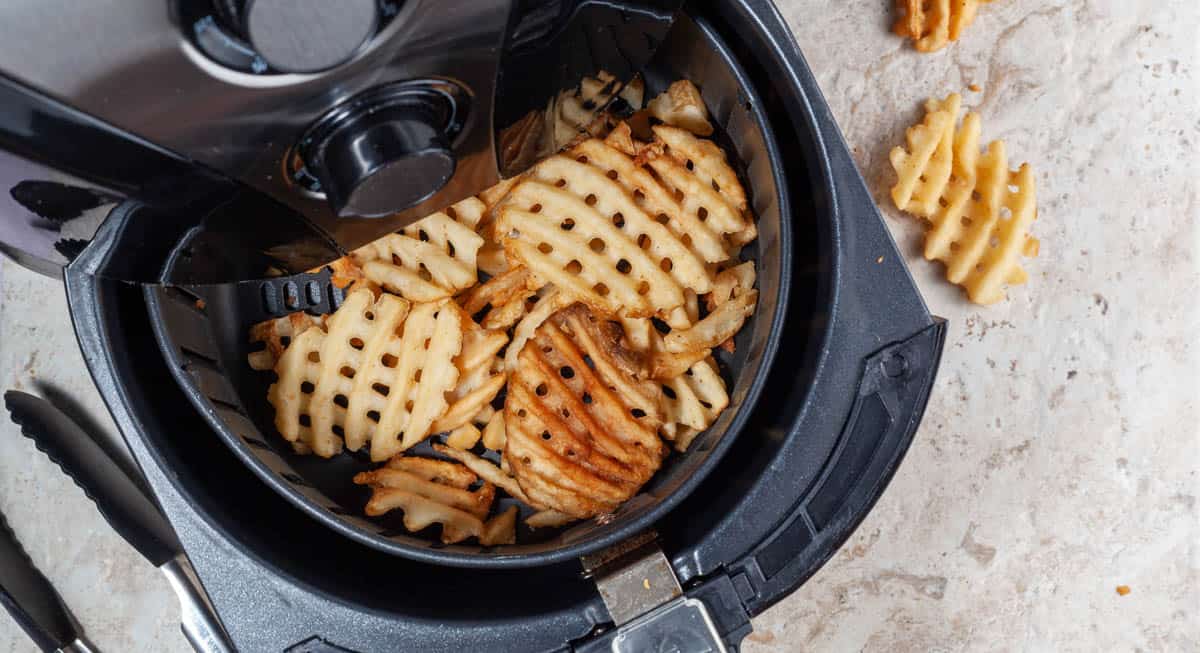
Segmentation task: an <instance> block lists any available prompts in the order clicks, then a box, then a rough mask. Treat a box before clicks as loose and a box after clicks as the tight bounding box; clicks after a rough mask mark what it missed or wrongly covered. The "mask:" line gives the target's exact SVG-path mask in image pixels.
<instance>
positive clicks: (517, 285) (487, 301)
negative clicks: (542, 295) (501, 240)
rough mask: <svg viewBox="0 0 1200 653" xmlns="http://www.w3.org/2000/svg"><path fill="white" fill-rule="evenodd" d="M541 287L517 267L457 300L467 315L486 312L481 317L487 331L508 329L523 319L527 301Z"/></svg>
mask: <svg viewBox="0 0 1200 653" xmlns="http://www.w3.org/2000/svg"><path fill="white" fill-rule="evenodd" d="M542 285H544V284H543V282H542V281H541V280H540V279H538V278H536V277H534V276H533V274H532V273H531V272H530V271H529V269H528V268H526V267H524V266H521V265H519V266H517V267H514V268H511V269H509V270H508V271H506V272H503V273H501V274H500V275H499V276H495V277H492V278H491V279H488V280H487V281H486V282H484V283H482V284H480V285H478V286H475V287H474V288H472V289H471V290H469V291H467V292H465V293H463V294H462V296H460V297H459V299H458V301H459V304H461V305H462V307H463V310H465V311H466V312H467V314H468V315H475V314H477V313H479V312H480V311H482V310H484V309H485V308H488V309H489V310H488V312H487V314H486V315H484V317H483V326H484V328H487V329H507V328H508V327H510V326H512V325H513V324H516V322H517V320H519V319H521V317H522V316H524V315H525V311H526V309H527V308H528V307H527V300H529V299H530V298H531V297H533V295H534V293H536V292H537V291H538V289H539V288H540V287H541V286H542Z"/></svg>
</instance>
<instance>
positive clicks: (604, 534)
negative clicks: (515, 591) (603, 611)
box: [147, 18, 791, 567]
mask: <svg viewBox="0 0 1200 653" xmlns="http://www.w3.org/2000/svg"><path fill="white" fill-rule="evenodd" d="M681 20H686V21H688V22H691V23H692V24H693V25H695V29H698V30H699V31H700V34H701V36H702V37H703V41H702V42H703V43H705V45H706V46H707V47H708V48H711V50H712V51H713V52H714V53H715V56H716V58H717V60H718V61H720V62H721V63H722V64H723V65H724V67H725V69H726V70H727V74H728V75H730V76H732V77H733V79H734V80H735V81H736V83H737V85H738V88H737V94H738V95H739V96H740V97H738V98H736V99H732V101H735V102H737V103H738V104H741V105H742V106H743V107H745V108H746V109H747V110H748V111H749V113H750V115H751V116H752V120H753V122H754V126H755V130H756V132H757V134H758V136H759V137H760V138H761V139H762V143H763V144H765V149H766V150H767V151H766V152H765V154H766V157H767V161H770V162H771V166H770V174H771V176H772V182H773V184H772V185H773V186H774V187H775V188H774V190H775V193H774V199H775V200H776V201H778V203H779V205H778V213H779V215H780V216H781V218H780V224H779V232H780V236H779V243H778V252H779V256H778V260H776V261H773V262H772V264H773V265H776V266H778V267H779V269H780V272H779V274H778V291H777V292H776V293H775V298H774V300H775V306H774V309H775V310H774V311H773V312H772V314H771V315H770V316H769V317H770V320H771V321H770V323H769V327H768V329H767V331H768V335H767V336H766V339H765V340H766V344H765V346H764V347H763V352H762V354H761V357H760V358H758V359H757V360H755V361H754V365H753V367H754V368H755V369H756V370H757V372H756V373H755V374H753V375H752V376H751V378H750V379H749V381H747V382H746V385H747V390H746V392H745V394H744V395H743V399H742V401H741V403H740V405H738V406H731V408H730V409H729V410H730V411H731V412H732V411H733V409H736V412H734V413H733V416H732V418H731V420H730V421H729V422H728V423H727V428H726V429H725V430H724V432H723V434H722V435H721V436H720V437H717V438H716V442H715V444H714V445H712V446H711V447H710V448H709V450H708V451H706V452H704V454H705V455H704V457H703V459H702V460H701V462H700V463H699V464H698V465H696V466H695V467H694V468H693V469H691V470H690V471H689V472H687V473H686V474H685V475H684V478H683V480H682V482H678V483H677V486H676V487H675V489H674V490H673V491H671V492H669V493H667V494H666V495H665V496H660V497H659V498H658V499H657V500H656V501H654V502H653V503H652V504H651V506H650V507H649V508H646V509H644V510H641V511H640V512H638V513H634V514H633V515H629V516H625V515H622V516H620V517H619V518H618V519H616V520H614V522H613V523H611V524H608V525H604V526H599V527H596V528H595V529H594V530H595V532H594V533H590V534H588V535H587V536H585V537H583V538H580V539H577V540H575V541H573V542H566V543H559V544H558V545H557V546H556V547H555V548H553V549H550V550H542V551H536V552H516V553H493V554H488V553H483V554H480V553H474V552H470V553H467V552H459V551H456V550H454V549H455V548H454V547H449V548H429V547H428V546H427V545H426V546H419V547H418V546H413V545H410V544H406V543H404V542H403V541H402V538H401V537H397V538H396V539H392V538H390V537H389V538H385V537H381V536H380V535H378V534H377V532H369V531H367V530H365V529H363V528H362V527H360V526H357V525H355V524H352V523H348V522H347V521H346V520H343V519H341V518H338V517H337V515H336V514H331V513H330V511H329V509H328V508H326V507H322V506H320V505H317V504H316V503H315V502H314V500H313V499H312V498H311V497H307V496H305V495H304V494H303V492H302V491H300V490H297V489H296V488H295V487H292V485H291V484H289V483H281V482H279V477H278V472H276V471H273V470H271V469H268V468H266V467H265V465H264V464H263V462H262V461H261V460H260V459H259V458H258V457H257V456H256V455H254V454H253V453H252V452H250V451H249V450H248V448H247V447H246V445H245V444H244V443H242V442H241V441H240V439H239V438H237V436H236V435H234V434H233V433H231V432H230V433H227V432H224V431H222V428H221V427H222V426H223V422H222V420H221V418H220V417H219V416H217V415H216V414H215V413H214V412H213V409H212V407H211V406H205V405H204V404H205V403H206V402H205V400H204V397H203V396H202V395H199V394H198V393H193V392H189V393H188V394H189V398H190V399H192V401H193V403H194V404H196V405H197V407H198V408H199V409H200V410H201V412H202V414H204V415H205V417H206V419H208V420H209V421H210V423H212V424H213V425H214V427H216V428H217V430H218V432H219V433H220V434H221V436H222V439H223V440H225V441H226V443H227V444H229V445H230V446H231V447H233V448H234V449H235V454H237V455H238V457H239V458H240V459H242V460H243V462H245V463H246V464H248V465H249V466H250V467H251V469H253V470H254V471H255V472H256V474H258V475H259V476H260V478H262V479H263V480H264V481H265V482H266V483H267V484H268V485H270V486H271V487H272V489H274V490H275V491H277V492H280V493H282V494H283V495H284V496H285V497H286V498H288V499H289V500H290V501H292V503H293V504H295V505H297V506H298V507H300V508H301V509H302V510H303V511H304V512H306V513H307V514H308V515H309V516H311V517H313V518H316V519H317V520H318V521H321V522H322V523H323V524H325V525H326V526H329V527H331V528H333V529H334V530H335V531H337V532H339V533H341V534H342V535H345V536H348V537H351V538H352V539H355V540H357V541H359V542H362V543H365V544H367V545H369V546H372V547H374V548H377V549H380V550H384V551H386V552H388V553H392V554H398V555H402V556H405V557H409V558H412V559H417V560H421V561H423V562H430V563H434V564H448V565H453V566H467V567H520V566H534V565H546V564H553V563H556V562H561V561H564V560H570V559H574V558H577V557H578V556H579V555H582V554H585V553H588V552H591V551H595V550H599V549H601V548H604V547H606V546H609V545H611V544H613V543H615V542H617V541H620V540H622V539H624V538H626V537H628V536H630V535H632V534H634V533H636V532H638V531H640V530H643V529H644V528H646V527H648V526H649V525H651V524H652V523H654V522H655V521H656V520H658V519H659V518H661V516H662V515H664V514H666V513H667V512H668V511H670V510H671V509H672V508H673V507H674V506H675V505H676V504H677V503H678V502H679V501H680V500H682V499H683V498H684V497H685V496H686V494H687V493H688V492H690V491H691V489H693V488H694V487H695V486H696V485H697V484H699V483H700V482H701V481H702V480H703V478H704V476H705V475H706V474H707V472H708V471H710V470H711V468H712V467H713V466H714V465H715V464H716V462H717V461H718V460H719V458H720V456H721V455H722V454H723V453H724V451H725V450H726V449H727V448H728V447H729V446H730V444H731V443H732V441H733V440H734V439H735V438H736V436H737V433H738V431H739V430H740V428H741V427H742V425H743V424H744V422H745V420H746V418H747V415H748V414H749V412H750V410H751V409H752V408H753V405H754V402H755V401H756V400H757V397H758V395H759V393H760V392H761V389H762V384H763V382H764V381H765V377H766V372H767V371H768V369H769V366H770V364H771V360H772V358H773V355H774V351H775V349H776V348H777V345H778V339H779V337H780V334H781V331H782V328H783V315H784V314H785V312H786V308H787V298H788V294H789V287H788V283H789V281H790V279H789V269H790V258H791V233H790V221H789V220H788V219H786V218H785V216H787V215H789V213H788V211H789V208H790V204H789V202H788V188H787V185H786V184H785V183H784V180H783V178H782V177H783V173H782V163H781V162H780V161H779V154H778V150H777V147H776V145H775V143H774V141H773V136H772V132H771V127H770V125H769V123H768V122H767V120H766V117H765V115H764V114H763V110H762V105H761V102H760V101H759V98H758V97H757V96H756V94H755V92H754V89H753V88H752V86H751V85H750V84H749V81H748V78H747V76H746V74H745V71H743V70H742V69H741V68H740V66H739V65H738V63H737V61H736V59H735V58H734V56H733V55H732V53H731V52H730V50H729V48H728V47H727V46H726V45H725V44H724V43H723V42H721V40H720V37H719V36H718V35H717V34H716V32H715V30H713V29H712V28H711V26H709V25H707V24H705V23H704V21H703V20H696V19H693V20H688V19H687V18H681ZM677 76H678V75H673V77H677ZM696 81H698V82H699V83H700V84H701V85H702V86H703V82H704V80H702V79H700V80H696ZM723 100H730V98H723ZM709 101H710V102H711V101H712V100H711V99H710V100H709ZM753 190H754V189H753V188H751V191H753ZM759 265H760V270H761V269H762V268H761V266H762V265H763V262H762V261H761V259H760V263H759ZM147 302H148V304H149V305H150V308H151V311H152V314H153V315H156V319H155V320H154V329H155V333H156V336H157V337H158V338H159V339H160V343H169V342H171V340H170V336H169V334H167V333H166V332H165V330H164V325H163V324H162V320H161V319H160V318H159V317H157V316H161V305H160V301H159V299H158V298H157V297H155V296H154V291H153V290H151V289H147ZM770 303H771V302H770V300H769V299H768V301H765V302H764V301H762V300H760V306H763V305H764V304H765V305H766V306H765V307H763V308H760V311H763V312H765V311H766V310H768V309H769V308H770ZM766 317H768V316H766V315H763V316H762V318H766ZM760 319H761V318H760ZM163 349H164V351H166V352H167V353H168V356H170V355H171V354H172V353H177V352H178V350H177V348H174V347H168V346H165V344H164V346H163ZM173 363H176V364H174V365H172V372H173V373H175V374H176V376H177V378H178V379H179V380H180V381H181V385H184V386H185V389H189V390H190V389H192V388H190V387H189V385H190V384H189V383H188V379H187V378H186V376H185V374H186V373H185V372H183V371H182V366H181V365H180V364H178V363H180V361H173ZM738 390H739V388H731V396H734V395H735V393H737V392H738ZM225 428H228V427H225ZM271 435H273V434H271ZM652 483H653V481H652ZM398 540H399V541H398Z"/></svg>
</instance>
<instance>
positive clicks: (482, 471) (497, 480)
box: [433, 444, 544, 509]
mask: <svg viewBox="0 0 1200 653" xmlns="http://www.w3.org/2000/svg"><path fill="white" fill-rule="evenodd" d="M433 450H434V451H436V452H438V453H440V454H442V455H443V456H446V457H447V458H451V459H453V460H455V461H457V462H458V463H461V464H462V465H463V466H464V467H466V468H467V469H469V470H471V471H472V472H473V473H475V474H477V475H479V478H482V479H483V480H484V481H486V482H488V483H491V484H492V485H495V486H496V487H498V488H500V489H501V490H504V491H505V492H507V493H508V494H509V496H511V497H513V498H515V499H520V500H521V501H523V502H524V503H526V504H528V505H529V506H530V507H533V508H535V509H540V508H543V507H544V506H542V505H541V504H539V503H537V502H536V501H531V500H530V499H529V497H528V496H526V495H525V491H524V490H522V489H521V486H520V484H519V483H517V479H515V478H513V477H512V476H511V475H509V474H508V473H507V472H505V471H504V470H502V469H500V467H498V466H496V465H493V464H492V463H491V462H489V461H487V460H485V459H483V458H480V457H479V456H476V455H475V454H473V453H471V452H470V451H467V450H464V449H459V448H455V447H448V446H445V445H440V444H435V445H433Z"/></svg>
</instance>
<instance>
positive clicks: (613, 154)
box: [572, 123, 753, 262]
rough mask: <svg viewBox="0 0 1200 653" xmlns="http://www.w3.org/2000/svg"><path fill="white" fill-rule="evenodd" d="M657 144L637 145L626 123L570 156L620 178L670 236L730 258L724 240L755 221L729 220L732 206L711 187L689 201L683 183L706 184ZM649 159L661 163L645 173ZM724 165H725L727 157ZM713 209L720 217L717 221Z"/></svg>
mask: <svg viewBox="0 0 1200 653" xmlns="http://www.w3.org/2000/svg"><path fill="white" fill-rule="evenodd" d="M601 145H605V146H607V147H601ZM659 145H660V147H658V148H654V147H653V146H647V145H645V144H641V143H638V142H636V141H634V140H633V139H632V136H631V133H630V129H629V125H627V124H625V123H622V124H620V125H617V127H616V128H615V129H613V131H612V133H610V134H609V135H608V137H607V138H606V139H605V140H604V141H603V143H602V144H598V143H597V142H594V141H585V142H583V143H580V144H579V145H577V146H576V147H575V148H574V149H573V150H572V153H573V154H577V155H583V156H586V157H587V158H588V163H589V164H591V165H593V166H596V167H599V168H601V169H602V170H604V171H605V172H606V173H607V174H608V175H609V176H611V175H613V174H616V175H617V178H618V179H619V180H620V181H621V183H622V184H623V185H625V186H626V187H627V188H629V189H631V192H633V194H634V198H635V199H636V200H637V201H638V203H639V205H641V206H642V207H643V209H644V210H645V211H646V212H647V213H648V214H650V215H653V216H655V220H657V221H658V222H662V223H664V224H666V225H667V228H668V229H670V230H671V232H672V233H674V234H675V235H676V236H677V237H678V238H680V239H681V240H683V241H684V243H685V244H686V245H687V246H688V247H689V248H691V249H692V251H693V252H695V253H696V254H697V255H698V256H700V257H701V258H703V259H704V260H705V261H707V262H714V261H723V260H725V259H727V258H729V248H728V245H727V243H726V242H725V239H724V237H723V236H724V235H725V234H727V233H738V232H742V231H743V230H746V229H751V228H753V220H746V221H743V220H742V218H741V216H740V215H739V216H737V217H732V216H730V213H729V206H728V204H727V203H726V202H725V201H724V200H723V199H722V198H720V197H719V196H715V195H719V194H718V193H716V191H715V189H713V188H712V187H711V185H709V186H708V188H707V191H703V192H702V196H701V197H695V196H693V197H688V196H687V195H686V193H685V189H684V188H680V187H679V186H680V185H683V186H686V187H688V188H691V187H693V186H694V187H700V186H703V184H704V182H701V181H699V180H696V179H694V178H692V177H690V171H688V170H687V168H686V161H685V162H683V163H682V164H680V163H679V162H678V160H676V159H675V158H673V157H670V156H662V155H661V151H662V147H661V145H662V143H661V142H660V143H659ZM634 157H637V158H636V159H635V158H634ZM649 157H653V158H656V159H660V162H659V164H658V168H654V166H651V167H650V169H647V168H646V167H645V166H644V165H643V164H644V163H645V162H646V160H647V158H649ZM721 161H722V163H724V159H723V158H722V159H721ZM659 168H661V169H663V170H668V171H670V173H671V176H672V178H673V179H674V180H675V181H674V182H670V181H669V180H662V178H661V177H660V176H659V175H660V170H659ZM680 168H682V171H681V170H680ZM689 179H690V180H691V181H689ZM726 190H727V191H728V190H729V189H726ZM743 195H744V193H743ZM710 205H711V206H710ZM714 211H715V212H716V214H717V215H716V217H713V212H714ZM747 223H749V226H748V225H747ZM747 237H748V238H749V239H751V240H752V239H753V237H752V236H741V237H739V238H738V239H739V240H743V239H746V238H747Z"/></svg>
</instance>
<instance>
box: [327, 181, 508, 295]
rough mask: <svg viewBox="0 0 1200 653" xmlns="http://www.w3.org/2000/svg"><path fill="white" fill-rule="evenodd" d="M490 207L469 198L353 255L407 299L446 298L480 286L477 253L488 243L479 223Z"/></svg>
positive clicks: (370, 274)
mask: <svg viewBox="0 0 1200 653" xmlns="http://www.w3.org/2000/svg"><path fill="white" fill-rule="evenodd" d="M484 210H485V207H484V205H483V202H481V201H480V200H478V199H476V198H474V197H471V198H467V199H465V200H463V201H461V202H459V203H458V204H455V205H454V206H452V207H450V208H449V209H447V213H440V212H439V213H434V214H433V215H430V216H428V217H426V218H423V219H422V220H420V221H418V222H415V223H413V224H411V225H409V226H408V227H405V229H404V231H403V232H402V233H397V234H388V235H387V236H384V237H383V238H380V239H379V240H376V241H375V242H373V243H369V244H367V245H364V246H363V247H361V248H359V249H357V250H355V251H354V253H353V254H352V255H351V256H352V258H353V259H354V261H355V262H356V263H357V264H358V265H359V266H360V267H361V268H362V271H363V275H364V276H365V277H366V278H367V279H369V280H371V281H372V282H374V283H377V284H379V285H381V286H383V287H384V288H386V289H387V290H389V291H391V292H394V293H397V294H399V295H401V296H402V297H404V298H405V299H408V300H410V301H416V302H431V301H436V300H439V299H444V298H446V297H449V296H451V295H453V294H455V293H457V292H458V291H460V290H464V289H466V288H470V287H471V286H473V285H475V282H476V279H477V273H476V253H477V252H478V251H479V249H480V247H482V246H483V239H482V238H481V237H479V235H477V234H476V233H475V227H476V225H478V224H479V221H480V220H481V219H482V217H483V213H484ZM450 213H453V214H454V216H456V218H452V217H451V216H450V215H449V214H450Z"/></svg>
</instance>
